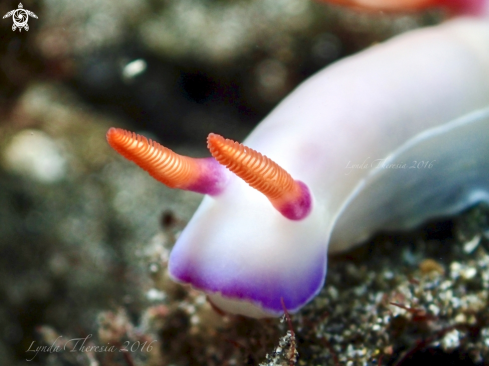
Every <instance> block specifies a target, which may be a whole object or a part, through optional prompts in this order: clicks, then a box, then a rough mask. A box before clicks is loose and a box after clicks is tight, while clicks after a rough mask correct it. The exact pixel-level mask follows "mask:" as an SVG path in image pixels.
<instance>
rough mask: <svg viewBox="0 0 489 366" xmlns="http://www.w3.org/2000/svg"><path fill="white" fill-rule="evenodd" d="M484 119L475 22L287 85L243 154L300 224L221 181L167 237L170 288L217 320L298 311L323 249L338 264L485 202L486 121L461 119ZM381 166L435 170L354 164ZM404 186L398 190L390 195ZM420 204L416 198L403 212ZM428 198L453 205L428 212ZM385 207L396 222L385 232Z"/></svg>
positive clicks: (482, 47) (481, 42)
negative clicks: (295, 194) (344, 253)
mask: <svg viewBox="0 0 489 366" xmlns="http://www.w3.org/2000/svg"><path fill="white" fill-rule="evenodd" d="M486 107H489V21H487V20H477V19H472V18H459V19H456V20H452V21H449V22H446V23H444V24H442V25H439V26H436V27H431V28H425V29H420V30H416V31H412V32H409V33H407V34H404V35H401V36H398V37H395V38H393V39H391V40H389V41H387V42H385V43H383V44H380V45H376V46H373V47H371V48H369V49H367V50H366V51H363V52H361V53H359V54H357V55H354V56H351V57H349V58H346V59H343V60H341V61H339V62H337V63H335V64H334V65H332V66H330V67H328V68H326V69H325V70H323V71H321V72H319V73H318V74H316V75H315V76H313V77H311V78H310V79H308V80H307V81H306V82H304V83H303V84H302V85H300V86H299V87H298V88H297V89H296V90H295V91H294V92H293V93H292V94H291V95H290V96H288V97H287V98H286V99H285V100H284V101H283V102H282V103H281V104H280V105H279V106H278V107H277V108H276V109H275V110H274V111H273V112H272V113H271V114H270V115H269V116H268V117H267V118H266V119H265V120H264V121H263V122H262V123H261V124H260V125H259V126H258V127H257V128H256V129H255V130H254V131H253V132H252V133H251V135H250V136H249V137H248V138H247V139H246V140H245V141H244V142H243V143H244V144H245V145H247V146H249V147H251V148H253V149H255V150H257V151H259V152H261V153H262V154H265V155H267V156H268V157H269V158H271V159H272V160H274V161H275V162H277V163H278V164H279V165H281V166H282V167H283V168H285V169H286V170H287V171H288V172H289V173H290V174H291V175H292V177H294V179H297V180H300V181H302V182H304V183H305V184H307V186H308V187H309V189H310V190H311V192H312V194H313V199H314V201H313V209H312V212H311V214H310V215H309V216H308V217H307V218H306V219H304V220H302V221H299V222H293V221H290V220H288V219H286V218H284V217H282V216H281V215H280V213H278V212H277V211H275V209H274V208H273V207H272V205H271V204H270V202H269V201H268V200H267V199H266V198H265V197H264V196H263V195H262V194H261V193H259V192H257V191H256V190H254V189H253V188H251V187H249V186H248V185H247V184H246V183H244V182H243V181H241V180H240V179H239V178H237V177H235V176H232V177H231V178H230V180H229V183H228V185H227V186H226V188H225V190H224V192H223V193H222V194H220V195H218V196H214V197H209V196H207V197H205V199H204V201H203V202H202V204H201V206H200V207H199V209H198V211H197V212H196V214H195V215H194V217H193V218H192V220H191V221H190V222H189V224H188V226H187V227H186V229H185V230H184V232H183V233H182V235H181V236H180V238H179V240H178V241H177V244H176V245H175V248H174V250H173V251H172V253H171V257H170V263H169V270H170V274H171V276H172V277H173V278H174V279H175V280H177V281H180V282H185V283H190V284H191V285H193V286H194V287H196V288H198V289H201V290H203V291H205V292H207V293H208V294H209V298H210V299H211V301H212V302H213V303H214V304H216V305H217V306H218V307H220V308H222V309H223V310H225V311H227V312H230V313H236V314H243V315H247V316H252V317H265V316H278V315H280V314H281V313H283V308H282V304H281V299H283V302H284V304H285V307H286V308H287V309H288V310H289V311H290V312H294V311H297V310H298V309H299V308H300V307H302V306H303V305H304V304H305V303H307V302H308V301H309V300H311V299H312V298H313V297H314V296H315V295H316V294H317V293H318V292H319V291H320V289H321V287H322V285H323V283H324V277H325V274H326V253H327V251H328V246H329V250H330V251H340V250H345V249H348V248H349V247H351V246H352V245H355V244H357V243H358V242H359V241H360V240H363V239H365V238H366V237H367V236H368V235H370V234H372V233H373V232H374V231H375V230H378V229H380V228H383V227H384V225H387V227H388V228H403V227H410V226H413V225H416V224H418V223H419V222H420V221H421V220H424V219H426V218H427V217H429V216H432V215H436V216H437V215H442V214H451V213H453V211H454V210H456V209H460V208H461V207H464V206H466V205H469V204H472V203H474V202H475V201H477V200H484V199H485V200H487V197H488V196H489V195H488V194H487V192H489V175H488V174H487V173H486V172H484V173H482V171H483V170H485V171H489V169H488V168H489V164H488V161H489V150H488V149H487V148H486V145H489V135H488V134H487V132H486V131H489V111H485V112H484V111H483V112H479V113H478V114H477V113H476V114H472V115H470V113H471V112H474V111H476V110H479V109H482V108H486ZM466 115H468V117H465V119H462V120H458V121H454V120H456V119H457V118H461V117H463V116H466ZM457 129H460V130H457ZM465 135H467V138H466V139H465V140H463V142H461V143H457V136H465ZM445 136H446V138H445ZM431 139H432V143H430V141H431ZM451 146H454V149H451ZM461 150H462V151H461ZM419 155H420V156H419ZM461 156H463V157H464V159H459V157H461ZM386 157H390V159H391V162H395V163H400V162H401V161H397V160H396V159H408V160H407V161H405V163H408V164H409V163H411V162H412V160H416V161H425V160H426V161H428V160H436V161H438V162H441V163H440V164H438V165H436V162H435V163H434V165H433V166H434V168H429V169H431V170H429V169H424V170H423V169H412V170H409V172H408V169H404V170H403V169H398V170H394V169H371V168H369V167H368V166H367V167H365V166H364V165H365V164H363V163H364V162H366V161H367V163H368V162H372V161H375V160H377V159H383V158H386ZM452 161H454V164H451V162H452ZM457 161H458V163H457ZM362 164H363V165H362ZM367 165H368V164H367ZM447 165H450V166H451V168H450V169H444V170H441V169H437V168H440V167H443V166H444V167H445V168H446V167H447ZM353 166H357V167H356V168H353ZM349 167H350V168H349ZM399 172H401V173H402V174H405V175H406V174H407V176H403V175H402V174H400V173H399ZM408 173H409V174H408ZM400 177H401V178H400ZM405 180H406V181H407V180H409V181H410V182H411V183H410V185H409V186H406V187H403V182H404V181H405ZM372 182H373V183H372ZM424 182H426V183H424ZM454 190H459V191H460V190H461V191H462V192H463V194H459V195H453V194H452V192H453V191H454ZM419 191H423V192H425V191H426V192H427V193H426V194H423V195H420V198H419V199H417V200H416V199H414V200H413V199H412V197H414V196H413V194H415V193H416V192H419ZM438 191H440V193H441V194H442V196H443V197H454V198H453V199H451V200H439V201H440V202H437V203H436V205H434V206H436V207H435V208H433V209H430V200H431V199H433V197H436V194H437V192H438ZM364 192H367V193H364ZM382 192H388V194H386V197H385V199H383V200H381V199H380V197H382ZM403 192H404V193H407V194H402V193H403ZM457 192H458V191H457ZM410 201H413V202H414V203H413V204H403V202H410ZM376 202H377V203H378V204H375V203H376ZM369 207H372V209H369ZM393 207H395V208H396V209H397V211H398V212H397V211H396V215H395V216H392V217H395V220H393V219H392V218H391V219H390V220H389V217H391V216H390V215H389V214H386V210H391V209H392V208H393ZM355 213H358V214H355ZM338 218H339V219H338ZM337 223H338V225H337V227H338V229H336V230H335V226H336V224H337ZM330 238H331V240H330Z"/></svg>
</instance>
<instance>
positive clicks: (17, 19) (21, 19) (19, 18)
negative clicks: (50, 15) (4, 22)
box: [3, 3, 37, 32]
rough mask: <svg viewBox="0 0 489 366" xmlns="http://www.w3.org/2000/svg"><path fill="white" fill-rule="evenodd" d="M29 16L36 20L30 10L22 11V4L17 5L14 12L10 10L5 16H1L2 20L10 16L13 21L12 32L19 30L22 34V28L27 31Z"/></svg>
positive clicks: (35, 16)
mask: <svg viewBox="0 0 489 366" xmlns="http://www.w3.org/2000/svg"><path fill="white" fill-rule="evenodd" d="M29 15H30V16H31V17H34V18H36V19H37V15H36V14H34V13H33V12H32V11H30V10H26V9H24V6H23V5H22V3H19V8H18V9H15V10H10V11H9V12H8V13H7V14H5V15H4V16H3V19H5V18H8V17H10V16H11V17H12V19H13V20H14V25H13V26H12V30H13V31H15V30H16V29H17V28H19V32H22V28H24V29H25V30H26V31H28V30H29V25H28V24H27V22H28V21H29Z"/></svg>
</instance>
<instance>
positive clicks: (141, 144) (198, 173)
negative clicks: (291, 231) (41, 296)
mask: <svg viewBox="0 0 489 366" xmlns="http://www.w3.org/2000/svg"><path fill="white" fill-rule="evenodd" d="M107 141H108V143H109V145H110V146H112V148H113V149H114V150H115V151H117V152H118V153H119V154H121V155H122V156H124V157H125V158H126V159H128V160H131V161H133V162H134V163H136V164H137V165H138V166H139V167H141V168H142V169H144V170H146V171H147V172H148V173H149V174H150V175H151V176H152V177H153V178H155V179H156V180H158V181H160V182H161V183H163V184H165V185H166V186H168V187H170V188H180V189H184V190H189V191H194V192H199V193H203V194H210V195H215V194H218V193H219V192H220V191H221V190H222V188H223V186H224V183H225V175H224V172H223V169H222V167H221V166H220V165H219V164H217V162H216V161H215V160H214V159H213V158H203V159H195V158H191V157H187V156H182V155H178V154H176V153H175V152H173V151H171V150H170V149H168V148H166V147H164V146H162V145H160V144H159V143H157V142H155V141H152V140H151V139H147V138H146V137H144V136H140V135H138V134H136V133H134V132H129V131H126V130H123V129H120V128H114V127H112V128H110V129H109V131H108V132H107Z"/></svg>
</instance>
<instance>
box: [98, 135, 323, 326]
mask: <svg viewBox="0 0 489 366" xmlns="http://www.w3.org/2000/svg"><path fill="white" fill-rule="evenodd" d="M107 140H108V141H109V144H110V145H111V146H112V147H113V148H114V149H115V150H116V151H118V152H119V153H120V154H121V155H123V156H125V157H126V158H128V159H129V160H132V161H134V162H135V163H136V164H138V165H139V166H140V167H141V168H143V169H145V170H146V171H147V172H148V173H149V174H151V175H152V176H153V177H155V178H156V179H158V180H159V181H161V182H163V183H164V184H166V185H168V186H170V187H172V188H181V189H188V190H194V191H198V192H201V193H207V194H209V195H208V196H206V197H205V198H204V201H203V202H202V204H201V206H200V207H199V209H198V210H197V212H196V213H195V215H194V216H193V218H192V219H191V221H190V222H189V224H188V225H187V227H186V228H185V230H184V231H183V232H182V234H181V235H180V237H179V238H178V240H177V242H176V244H175V247H174V248H173V250H172V252H171V255H170V260H169V272H170V275H171V277H172V278H173V279H175V280H176V281H178V282H182V283H188V284H191V285H192V286H193V287H195V288H197V289H199V290H202V291H204V292H206V293H207V294H208V296H209V298H210V300H211V301H212V302H213V303H214V304H215V305H216V306H218V307H219V308H221V309H223V310H225V311H227V312H230V313H235V314H243V315H247V316H252V317H266V316H279V315H281V314H283V305H285V307H286V308H287V310H288V311H290V312H295V311H297V310H298V309H299V308H300V307H302V306H303V305H304V304H305V303H307V302H308V301H309V300H311V299H312V298H313V297H314V296H315V295H316V294H317V293H318V292H319V290H320V289H321V287H322V285H323V282H324V277H325V274H326V251H327V250H326V249H327V248H326V246H327V242H328V237H327V234H326V233H327V232H329V229H330V228H328V227H327V225H326V224H325V220H324V216H325V215H324V212H321V210H320V209H319V208H316V207H313V197H312V194H311V192H310V191H309V188H308V187H307V185H306V183H307V182H305V183H304V182H302V181H298V180H294V178H292V176H291V175H290V174H289V173H287V172H286V171H285V170H284V169H282V168H281V167H280V166H279V165H278V164H276V163H275V162H273V161H272V160H270V159H269V158H267V157H266V156H264V155H262V154H260V153H258V152H257V151H254V150H253V149H251V148H249V147H246V146H244V145H242V144H239V143H237V142H234V141H232V140H227V139H224V138H223V137H221V136H218V135H215V134H210V135H209V138H208V147H209V150H210V151H211V154H212V155H213V158H207V159H193V158H189V157H185V156H181V155H178V154H175V153H174V152H173V151H171V150H169V149H167V148H165V147H163V146H161V145H160V144H158V143H156V142H153V141H151V140H147V139H146V138H144V137H141V136H139V135H136V134H133V133H130V132H127V131H124V130H120V129H110V130H109V132H108V133H107ZM226 168H227V169H226ZM228 169H229V170H228ZM229 171H230V172H229ZM231 172H232V173H234V174H232V173H231ZM250 186H251V187H250ZM196 187H197V188H198V189H196ZM270 203H271V204H270ZM318 228H322V229H318ZM282 302H283V303H282Z"/></svg>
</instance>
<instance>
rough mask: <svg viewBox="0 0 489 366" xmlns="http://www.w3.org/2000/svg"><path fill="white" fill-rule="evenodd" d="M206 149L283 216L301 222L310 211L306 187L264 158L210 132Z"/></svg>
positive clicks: (309, 200)
mask: <svg viewBox="0 0 489 366" xmlns="http://www.w3.org/2000/svg"><path fill="white" fill-rule="evenodd" d="M207 147H208V148H209V150H210V152H211V154H212V156H213V157H214V158H215V159H216V160H217V161H218V162H219V163H221V164H222V165H224V166H226V167H227V168H228V169H229V170H230V171H232V172H233V173H234V174H236V175H237V176H239V177H240V178H241V179H243V180H244V181H245V182H246V183H248V184H249V185H250V186H251V187H253V188H255V189H256V190H258V191H260V192H261V193H263V194H264V195H265V196H266V197H267V198H268V199H269V200H270V202H271V203H272V205H273V206H274V207H275V208H276V209H277V210H278V211H279V212H280V213H282V215H284V216H285V217H287V218H289V219H291V220H301V219H303V218H305V217H306V216H307V215H308V214H309V212H310V211H311V208H312V199H311V195H310V193H309V189H308V188H307V186H306V185H305V184H304V183H302V182H300V181H296V180H294V179H293V178H292V177H291V176H290V174H289V173H287V172H286V171H285V170H284V169H283V168H281V167H280V166H279V165H278V164H277V163H275V162H274V161H272V160H271V159H269V158H268V157H266V156H264V155H262V154H260V153H259V152H257V151H255V150H253V149H251V148H249V147H247V146H244V145H242V144H240V143H238V142H235V141H233V140H229V139H225V138H223V137H222V136H219V135H216V134H213V133H211V134H209V137H208V138H207Z"/></svg>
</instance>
